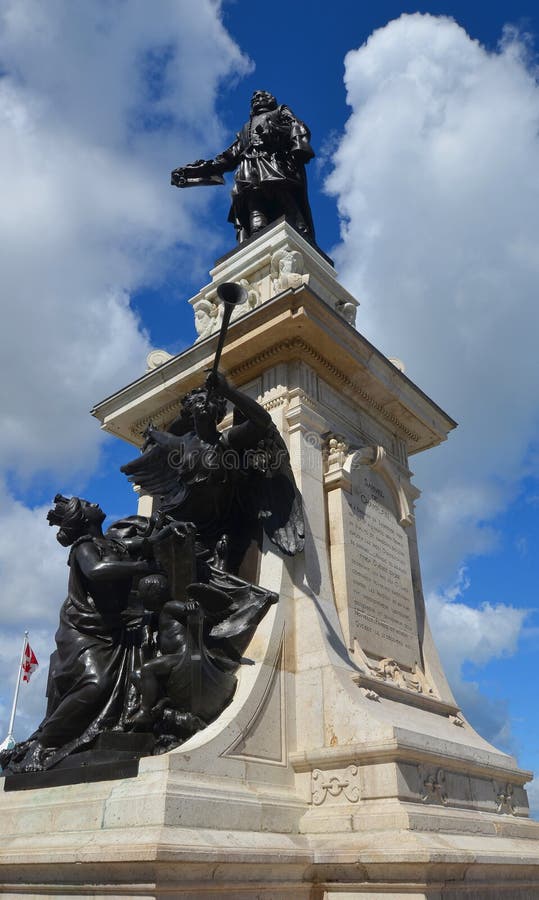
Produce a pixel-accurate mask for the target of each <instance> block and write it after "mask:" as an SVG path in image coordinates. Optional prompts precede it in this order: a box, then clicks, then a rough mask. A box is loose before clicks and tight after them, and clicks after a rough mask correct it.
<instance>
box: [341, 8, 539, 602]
mask: <svg viewBox="0 0 539 900" xmlns="http://www.w3.org/2000/svg"><path fill="white" fill-rule="evenodd" d="M345 81H346V88H347V93H348V102H349V104H350V106H351V113H350V117H349V119H348V122H347V124H346V131H345V133H344V135H343V136H342V139H341V142H340V145H339V147H338V149H337V151H336V153H335V155H334V158H333V162H334V169H333V172H332V174H331V175H330V177H329V180H328V190H330V192H332V193H333V194H334V195H335V196H336V197H337V200H338V206H339V211H340V215H341V217H342V242H341V243H340V245H339V246H338V247H337V248H336V251H335V258H336V262H337V266H338V269H339V270H340V274H341V277H342V280H343V281H344V282H345V283H346V284H347V286H348V287H349V288H351V289H352V290H353V292H354V293H355V294H356V296H357V297H358V298H359V300H360V301H361V307H360V310H359V315H358V327H359V329H360V330H361V331H362V332H363V333H364V334H365V335H366V336H367V337H368V338H369V339H370V340H372V341H373V342H374V343H375V344H376V345H377V346H378V347H379V348H380V349H381V350H382V351H383V352H385V353H386V354H387V355H389V356H397V357H399V358H401V359H403V360H404V361H405V363H406V366H407V374H408V375H409V376H410V377H411V378H412V379H413V380H414V381H416V382H417V383H418V384H419V385H420V386H421V388H422V389H423V390H425V391H426V392H427V394H429V395H430V396H432V397H433V399H434V400H436V402H438V403H440V404H441V405H442V406H443V407H444V408H445V409H447V411H448V412H449V414H450V415H452V416H453V417H454V418H456V419H457V420H458V421H459V422H460V428H459V429H458V431H457V432H456V433H455V432H454V433H452V434H451V435H450V436H449V440H448V443H447V444H444V445H443V446H442V447H441V448H439V449H437V450H433V451H430V452H429V453H426V454H424V457H423V458H418V459H416V458H413V459H412V463H411V464H412V467H413V468H414V469H415V471H416V475H417V480H418V482H419V485H420V486H421V487H422V488H423V489H424V495H423V498H422V500H421V502H420V504H419V509H418V518H419V524H420V526H422V528H421V536H422V551H423V552H422V560H423V568H424V574H425V576H426V582H427V584H429V585H430V586H436V585H437V584H441V583H446V582H447V581H448V580H449V579H450V578H451V577H452V576H453V574H454V572H455V570H456V568H457V567H458V565H459V564H460V563H461V561H462V560H463V559H465V558H466V556H467V555H469V554H474V553H482V552H486V551H488V550H491V549H493V548H495V547H496V543H497V540H498V539H499V535H498V534H497V531H496V528H495V527H494V526H493V524H492V521H493V519H494V517H495V516H496V514H497V513H498V512H500V511H501V510H503V509H504V508H505V507H506V506H507V504H508V503H509V502H510V501H511V500H512V499H513V498H514V496H515V495H516V493H517V492H518V488H519V481H520V479H521V478H522V476H523V475H525V474H530V473H531V474H536V471H537V466H536V462H535V463H534V462H533V457H532V456H531V455H530V454H529V452H528V451H529V448H530V445H531V443H532V442H533V441H534V439H536V437H537V431H538V424H539V405H538V402H537V390H536V379H535V378H534V377H533V371H534V362H533V360H534V359H535V356H536V335H537V333H538V331H539V305H538V304H537V283H538V275H539V253H538V250H539V137H538V126H539V87H538V85H537V83H536V80H535V75H534V72H533V71H530V70H529V68H528V64H527V56H526V46H525V43H524V42H522V41H521V40H519V37H518V35H516V34H515V33H513V32H509V31H508V32H507V33H506V34H505V36H504V39H503V41H502V43H501V45H500V48H499V49H498V51H497V52H488V51H487V50H486V49H485V48H483V47H482V46H481V45H480V44H479V43H478V42H477V41H474V40H472V39H471V38H470V37H469V36H468V35H467V34H466V32H465V31H464V30H463V29H462V28H461V27H459V25H457V24H456V23H455V22H454V21H452V20H451V19H448V18H437V17H433V16H430V15H420V14H414V15H403V16H402V17H401V18H399V19H398V20H396V21H393V22H390V23H389V24H388V25H387V26H386V27H384V28H382V29H380V30H378V31H376V32H375V33H374V34H373V35H372V36H371V37H370V38H369V40H368V41H367V43H366V44H364V45H363V46H362V47H360V48H359V49H357V50H353V51H351V52H350V53H348V55H347V57H346V75H345Z"/></svg>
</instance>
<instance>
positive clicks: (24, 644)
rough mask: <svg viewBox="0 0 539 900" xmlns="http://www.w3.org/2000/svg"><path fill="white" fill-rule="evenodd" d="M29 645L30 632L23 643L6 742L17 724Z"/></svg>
mask: <svg viewBox="0 0 539 900" xmlns="http://www.w3.org/2000/svg"><path fill="white" fill-rule="evenodd" d="M27 643H28V632H27V631H25V632H24V640H23V642H22V650H21V658H20V662H19V671H18V673H17V679H16V682H15V694H14V695H13V706H12V707H11V718H10V720H9V728H8V733H7V737H6V741H8V740H9V738H13V726H14V724H15V712H16V710H17V700H18V699H19V688H20V686H21V672H22V664H23V662H24V651H25V650H26V644H27Z"/></svg>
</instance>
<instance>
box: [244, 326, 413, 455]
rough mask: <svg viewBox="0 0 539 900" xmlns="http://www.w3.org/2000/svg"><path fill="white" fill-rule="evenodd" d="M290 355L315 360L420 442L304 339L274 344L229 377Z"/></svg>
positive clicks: (391, 414) (389, 420)
mask: <svg viewBox="0 0 539 900" xmlns="http://www.w3.org/2000/svg"><path fill="white" fill-rule="evenodd" d="M283 353H284V354H289V355H290V357H292V356H295V355H298V356H300V355H301V356H303V357H305V356H307V357H309V358H310V359H311V360H314V361H315V362H316V363H318V365H319V366H322V368H323V369H325V370H326V371H327V372H329V374H330V375H332V376H333V378H334V379H336V380H338V381H339V382H340V383H341V384H342V385H344V386H346V387H347V388H349V389H350V391H351V392H352V391H353V392H354V394H355V395H356V396H359V397H361V398H362V399H363V400H364V401H365V402H366V403H367V405H368V406H370V407H371V408H372V409H375V410H376V412H377V413H378V414H379V415H380V416H381V417H382V418H384V419H386V420H387V421H388V422H391V424H392V425H394V426H396V427H397V428H398V429H399V430H400V431H401V432H402V433H403V434H405V435H406V437H407V438H409V440H412V441H414V442H416V441H418V440H419V435H418V434H416V433H415V432H414V431H411V430H410V429H409V428H407V427H406V425H404V424H403V423H402V422H401V421H400V420H399V419H398V418H397V416H395V415H394V414H393V413H392V412H390V411H389V410H387V409H385V408H384V406H382V404H381V403H378V402H377V401H376V400H375V399H374V397H372V396H371V395H370V394H369V393H368V392H367V391H365V390H364V389H363V388H362V387H361V386H360V385H358V384H357V383H355V382H354V381H353V380H352V379H351V378H349V377H348V376H347V375H345V374H344V372H342V371H341V370H340V369H339V368H338V366H336V365H335V364H334V363H332V362H330V361H329V360H328V359H326V357H325V356H323V355H322V354H321V353H320V352H319V351H318V350H316V349H315V348H314V347H312V346H311V345H310V344H308V343H307V342H306V341H304V340H303V338H300V337H295V338H290V339H289V340H284V341H279V342H278V343H276V344H274V345H273V346H272V347H268V348H267V349H266V350H263V351H262V352H261V353H257V354H256V355H255V356H252V357H250V359H247V360H246V361H245V362H243V363H241V364H240V365H239V366H234V367H233V368H232V369H230V372H229V375H230V376H231V377H232V378H234V377H236V376H238V375H243V374H245V373H247V372H249V371H250V370H251V369H254V368H258V367H259V366H260V365H261V364H263V363H266V362H269V361H270V360H271V359H273V358H274V357H275V356H279V355H281V354H283Z"/></svg>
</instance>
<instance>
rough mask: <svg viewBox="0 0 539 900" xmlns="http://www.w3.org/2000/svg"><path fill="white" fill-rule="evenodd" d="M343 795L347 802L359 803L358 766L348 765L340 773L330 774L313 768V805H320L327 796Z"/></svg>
mask: <svg viewBox="0 0 539 900" xmlns="http://www.w3.org/2000/svg"><path fill="white" fill-rule="evenodd" d="M341 795H342V796H343V797H344V799H346V800H348V802H349V803H359V799H360V786H359V768H358V766H348V768H347V769H346V770H345V771H344V772H343V773H342V774H338V775H336V774H330V773H329V772H323V771H322V770H321V769H313V772H312V779H311V796H312V802H313V804H314V806H321V805H322V803H324V801H325V800H327V798H328V797H339V796H341Z"/></svg>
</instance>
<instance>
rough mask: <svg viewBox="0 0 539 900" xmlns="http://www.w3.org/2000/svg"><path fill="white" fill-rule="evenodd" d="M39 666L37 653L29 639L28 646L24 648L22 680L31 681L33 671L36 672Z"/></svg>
mask: <svg viewBox="0 0 539 900" xmlns="http://www.w3.org/2000/svg"><path fill="white" fill-rule="evenodd" d="M38 666H39V663H38V661H37V656H36V655H35V653H34V651H33V650H32V648H31V646H30V644H29V643H28V641H26V647H25V648H24V653H23V656H22V666H21V668H22V673H23V674H22V680H23V681H30V677H31V675H32V672H35V670H36V669H37V667H38Z"/></svg>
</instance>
